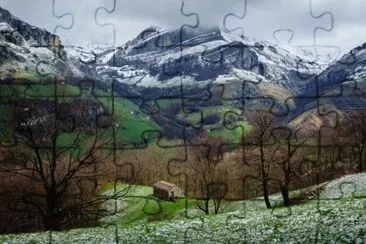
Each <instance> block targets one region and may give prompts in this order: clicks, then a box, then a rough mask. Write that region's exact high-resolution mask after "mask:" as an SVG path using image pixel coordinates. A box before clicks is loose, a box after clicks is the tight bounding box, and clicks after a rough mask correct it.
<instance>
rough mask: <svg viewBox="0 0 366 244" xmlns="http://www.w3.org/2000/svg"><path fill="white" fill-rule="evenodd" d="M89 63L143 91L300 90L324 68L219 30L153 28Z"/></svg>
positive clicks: (99, 71)
mask: <svg viewBox="0 0 366 244" xmlns="http://www.w3.org/2000/svg"><path fill="white" fill-rule="evenodd" d="M68 52H69V53H72V55H71V56H74V57H77V58H79V59H82V58H83V57H85V56H86V53H88V51H87V50H86V49H75V48H73V49H72V50H69V51H68ZM92 53H93V54H92ZM91 54H92V55H91ZM90 55H91V56H90ZM90 58H94V59H95V69H96V72H97V74H98V75H99V76H100V77H101V78H105V79H106V78H114V79H116V80H118V81H119V82H121V83H123V84H128V85H137V86H142V87H161V86H163V87H167V86H177V85H180V82H181V81H182V82H183V84H185V85H188V84H197V83H226V82H230V81H233V80H248V81H253V82H258V81H272V82H276V83H278V84H281V85H284V86H285V87H287V88H291V89H295V88H296V86H297V85H296V81H298V80H302V79H303V78H302V77H304V76H305V75H309V74H317V73H319V72H320V71H322V70H323V69H324V68H325V65H324V63H322V64H318V63H316V62H314V60H313V57H307V56H306V55H303V56H302V57H300V56H298V55H296V54H293V53H291V52H289V51H287V50H285V49H283V48H281V47H275V46H274V45H271V44H270V43H268V42H264V41H262V42H254V41H252V42H251V41H248V40H246V39H239V40H235V39H234V38H232V37H230V35H228V34H227V33H223V32H222V31H221V30H220V29H219V28H216V27H212V28H197V29H188V30H186V29H179V30H172V31H167V30H163V29H160V28H157V27H150V28H148V29H146V30H144V31H143V32H142V33H141V34H140V35H138V36H137V37H136V38H135V39H134V40H132V41H130V42H128V43H126V44H125V45H123V46H121V47H118V48H115V49H107V48H105V49H104V52H99V54H96V52H95V51H89V58H88V59H90Z"/></svg>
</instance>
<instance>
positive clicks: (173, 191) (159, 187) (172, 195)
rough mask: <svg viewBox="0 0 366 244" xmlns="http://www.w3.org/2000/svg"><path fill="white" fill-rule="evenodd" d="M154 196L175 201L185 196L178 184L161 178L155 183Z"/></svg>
mask: <svg viewBox="0 0 366 244" xmlns="http://www.w3.org/2000/svg"><path fill="white" fill-rule="evenodd" d="M153 196H154V197H156V198H159V199H161V200H166V201H171V200H173V201H175V200H177V199H178V198H180V197H182V196H183V192H182V189H180V188H179V187H178V186H176V185H174V184H171V183H169V182H166V181H162V180H161V181H158V182H156V183H155V184H154V186H153Z"/></svg>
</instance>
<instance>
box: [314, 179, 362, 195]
mask: <svg viewBox="0 0 366 244" xmlns="http://www.w3.org/2000/svg"><path fill="white" fill-rule="evenodd" d="M320 197H321V198H322V199H337V198H346V197H365V198H366V173H360V174H353V175H346V176H343V177H341V178H339V179H337V180H334V181H331V182H329V183H328V184H327V185H326V186H325V189H324V191H323V192H322V193H321V194H320Z"/></svg>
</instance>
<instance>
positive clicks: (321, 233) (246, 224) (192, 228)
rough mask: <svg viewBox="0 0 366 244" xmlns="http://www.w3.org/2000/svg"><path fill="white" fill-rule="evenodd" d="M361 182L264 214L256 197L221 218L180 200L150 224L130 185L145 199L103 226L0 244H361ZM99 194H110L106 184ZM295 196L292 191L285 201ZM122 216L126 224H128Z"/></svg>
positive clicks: (362, 177) (365, 218) (6, 238)
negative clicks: (167, 214) (318, 197)
mask: <svg viewBox="0 0 366 244" xmlns="http://www.w3.org/2000/svg"><path fill="white" fill-rule="evenodd" d="M365 182H366V174H356V175H349V176H344V177H342V178H340V179H337V180H335V181H332V182H330V183H328V184H327V185H326V187H325V189H324V191H323V192H322V194H321V199H320V200H312V201H309V202H306V203H304V204H300V205H296V206H292V207H290V208H287V207H276V208H274V209H266V208H265V205H264V202H263V199H261V198H257V199H253V200H246V201H236V202H229V203H226V206H227V207H226V209H225V211H226V213H223V214H219V215H210V216H204V215H203V214H202V212H197V211H198V210H196V209H195V208H194V207H193V205H192V203H191V205H188V207H189V208H188V209H186V210H187V211H186V212H185V211H184V210H185V209H184V207H185V205H184V204H183V203H184V200H182V202H181V203H178V204H175V203H170V202H161V206H162V208H163V212H165V213H179V214H176V215H175V216H174V218H165V216H163V217H164V218H162V219H163V220H162V221H153V222H149V219H148V217H149V214H148V212H149V211H154V209H155V208H156V206H155V205H156V204H157V201H156V199H155V200H154V199H153V198H152V197H151V193H152V190H151V187H143V186H136V187H134V188H133V189H132V190H131V191H130V192H129V194H128V195H129V196H131V197H132V196H142V197H145V199H144V198H141V199H138V198H136V199H133V198H131V200H127V201H126V203H122V202H120V203H119V204H120V205H119V206H122V207H123V206H129V208H126V210H127V209H129V210H128V211H124V212H122V214H121V213H118V214H116V216H114V218H110V219H109V221H106V222H105V223H106V224H104V226H103V227H96V228H85V229H74V230H70V231H63V232H42V233H32V234H18V235H3V236H0V243H50V242H51V243H91V244H92V243H117V242H118V243H366V198H364V197H361V194H362V193H365V188H366V187H365ZM118 187H123V185H119V186H118ZM340 189H341V190H342V191H339V190H340ZM355 189H356V190H355ZM103 190H104V193H105V194H108V191H111V190H112V191H113V189H112V188H111V186H110V185H107V186H106V188H105V189H103ZM339 192H341V193H342V192H343V195H342V194H341V195H339ZM301 193H302V191H301V190H298V191H294V192H292V193H291V196H292V197H296V196H297V195H299V194H301ZM352 196H353V197H352ZM149 201H151V202H150V204H152V205H149ZM271 201H272V202H273V203H274V206H281V202H282V199H281V196H280V195H279V194H275V195H272V196H271ZM124 204H125V205H124ZM154 204H155V205H154ZM131 207H132V208H131ZM142 209H144V210H142ZM155 210H156V209H155ZM185 214H186V215H185ZM193 216H196V217H193ZM126 217H127V218H129V220H131V221H128V222H129V223H128V224H126V222H125V221H124V218H126ZM127 220H128V219H127ZM154 220H159V219H154ZM108 222H109V224H107V223H108ZM111 223H113V224H111Z"/></svg>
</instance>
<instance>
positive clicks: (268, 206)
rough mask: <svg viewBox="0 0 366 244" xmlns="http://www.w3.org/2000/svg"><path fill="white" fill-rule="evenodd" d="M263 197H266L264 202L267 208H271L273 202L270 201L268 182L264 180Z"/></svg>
mask: <svg viewBox="0 0 366 244" xmlns="http://www.w3.org/2000/svg"><path fill="white" fill-rule="evenodd" d="M263 197H264V201H265V203H266V207H267V208H271V207H272V206H271V202H270V201H269V192H268V186H267V181H266V180H264V181H263Z"/></svg>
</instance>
